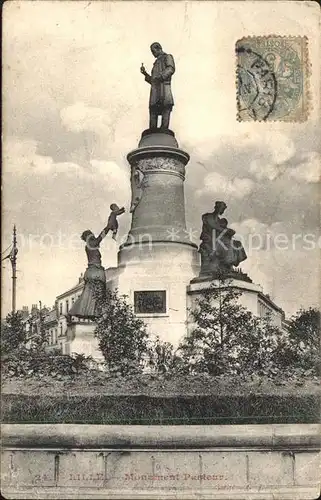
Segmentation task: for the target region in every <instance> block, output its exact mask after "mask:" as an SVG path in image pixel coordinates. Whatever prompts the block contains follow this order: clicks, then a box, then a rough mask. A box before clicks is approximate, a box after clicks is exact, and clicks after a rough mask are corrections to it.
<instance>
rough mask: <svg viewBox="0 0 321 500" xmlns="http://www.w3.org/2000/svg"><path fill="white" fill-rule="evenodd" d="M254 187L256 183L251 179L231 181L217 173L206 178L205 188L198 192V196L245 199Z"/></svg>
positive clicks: (212, 173)
mask: <svg viewBox="0 0 321 500" xmlns="http://www.w3.org/2000/svg"><path fill="white" fill-rule="evenodd" d="M253 186H254V182H253V181H252V180H251V179H247V178H238V177H235V178H234V179H229V178H228V177H226V176H224V175H221V174H218V173H217V172H211V173H209V174H207V175H206V177H205V178H204V187H203V188H201V189H198V190H197V191H196V196H203V195H204V194H207V195H211V194H216V195H220V196H221V197H223V198H224V196H225V197H230V196H234V197H235V198H244V196H247V195H248V194H249V193H250V192H251V191H252V189H253Z"/></svg>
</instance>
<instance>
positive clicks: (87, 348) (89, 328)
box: [67, 320, 104, 363]
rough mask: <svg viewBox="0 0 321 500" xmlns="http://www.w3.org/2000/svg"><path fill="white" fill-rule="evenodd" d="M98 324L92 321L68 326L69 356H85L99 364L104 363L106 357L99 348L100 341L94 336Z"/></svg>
mask: <svg viewBox="0 0 321 500" xmlns="http://www.w3.org/2000/svg"><path fill="white" fill-rule="evenodd" d="M95 328H96V324H95V323H93V322H92V321H89V320H88V321H84V320H83V321H78V322H73V323H71V324H70V325H68V329H67V350H68V354H69V355H72V354H84V355H85V356H92V358H93V359H94V360H95V361H97V363H103V362H104V356H103V355H102V352H101V350H100V349H99V346H98V339H97V337H95V335H94V331H95Z"/></svg>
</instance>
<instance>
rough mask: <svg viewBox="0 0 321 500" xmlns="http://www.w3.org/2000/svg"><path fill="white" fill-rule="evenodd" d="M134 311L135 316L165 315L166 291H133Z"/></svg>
mask: <svg viewBox="0 0 321 500" xmlns="http://www.w3.org/2000/svg"><path fill="white" fill-rule="evenodd" d="M134 311H135V313H136V314H165V313H166V291H165V290H144V291H135V292H134Z"/></svg>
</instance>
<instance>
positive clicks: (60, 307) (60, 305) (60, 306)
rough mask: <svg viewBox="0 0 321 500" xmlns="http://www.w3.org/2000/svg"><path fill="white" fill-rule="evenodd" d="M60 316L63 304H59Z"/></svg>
mask: <svg viewBox="0 0 321 500" xmlns="http://www.w3.org/2000/svg"><path fill="white" fill-rule="evenodd" d="M59 314H62V302H59Z"/></svg>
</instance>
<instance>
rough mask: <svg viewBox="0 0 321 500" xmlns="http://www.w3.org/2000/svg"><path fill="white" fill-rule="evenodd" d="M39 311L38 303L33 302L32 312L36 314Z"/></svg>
mask: <svg viewBox="0 0 321 500" xmlns="http://www.w3.org/2000/svg"><path fill="white" fill-rule="evenodd" d="M38 311H39V309H38V306H37V304H32V306H31V314H36V313H37V312H38Z"/></svg>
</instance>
